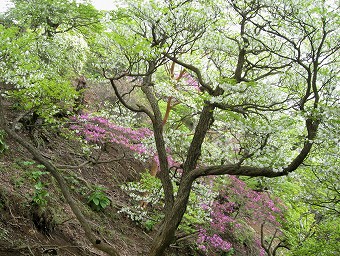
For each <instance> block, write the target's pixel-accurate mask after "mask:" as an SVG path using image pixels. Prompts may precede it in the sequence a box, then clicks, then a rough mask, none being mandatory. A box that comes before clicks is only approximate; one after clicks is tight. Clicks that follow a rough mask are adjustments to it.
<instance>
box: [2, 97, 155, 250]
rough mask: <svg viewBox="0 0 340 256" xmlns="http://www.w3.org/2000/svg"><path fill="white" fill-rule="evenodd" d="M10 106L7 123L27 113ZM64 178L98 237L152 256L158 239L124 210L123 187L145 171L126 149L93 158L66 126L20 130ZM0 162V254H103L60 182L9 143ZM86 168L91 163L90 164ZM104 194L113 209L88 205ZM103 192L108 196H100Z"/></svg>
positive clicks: (99, 152)
mask: <svg viewBox="0 0 340 256" xmlns="http://www.w3.org/2000/svg"><path fill="white" fill-rule="evenodd" d="M9 106H10V104H5V115H6V118H7V120H11V121H13V120H16V119H18V118H17V117H19V116H20V114H21V113H18V112H16V111H15V110H13V109H12V108H10V107H9ZM17 132H18V133H19V134H20V136H22V137H24V138H25V139H26V140H28V141H30V142H31V143H33V144H34V145H35V146H36V147H37V148H38V149H39V151H40V152H41V153H42V154H43V155H44V156H45V157H46V158H47V159H49V160H50V161H51V162H52V163H53V164H54V165H56V166H59V167H60V168H59V169H60V172H61V173H62V175H63V177H64V178H65V179H66V180H67V182H68V185H69V186H70V188H71V191H72V193H73V195H74V197H75V198H76V200H77V203H78V206H79V207H80V208H81V210H82V212H83V213H84V215H85V216H86V218H87V219H88V221H89V223H90V224H91V226H92V229H93V231H94V232H95V233H96V234H98V236H99V237H101V238H102V239H103V241H105V242H107V243H109V244H111V245H113V246H114V247H115V248H117V249H118V250H119V251H120V253H121V255H146V252H147V250H148V245H149V244H150V241H151V237H150V236H149V235H147V234H146V233H145V232H144V231H143V230H142V229H141V228H139V227H138V226H136V225H135V224H134V223H132V222H131V221H130V220H129V219H127V218H125V217H124V216H123V215H122V214H118V213H117V211H118V210H119V209H120V208H121V207H122V206H125V205H127V204H129V198H128V196H127V195H126V194H125V193H124V192H123V191H122V190H121V189H120V186H121V184H123V183H124V182H127V181H133V180H136V179H138V178H139V174H140V172H141V171H143V170H145V168H146V166H145V165H144V164H143V163H142V162H140V161H138V160H136V159H135V158H134V157H133V154H132V152H130V151H129V150H127V149H126V148H124V147H122V146H119V145H115V144H110V145H108V146H106V147H105V149H92V153H91V154H89V152H87V151H86V148H84V147H83V145H82V144H81V143H79V141H78V140H77V139H76V138H74V137H72V136H70V135H69V134H68V133H67V132H65V130H63V128H62V127H60V126H59V127H49V126H44V125H36V126H25V125H23V124H20V125H18V126H17ZM6 144H7V145H8V150H6V151H5V152H4V153H2V154H1V155H0V182H1V188H0V255H103V254H102V253H101V252H99V251H98V250H95V249H94V248H93V247H92V246H91V245H90V244H89V242H88V241H87V240H86V238H85V236H84V231H83V229H82V227H81V226H80V225H79V222H78V221H77V219H76V218H75V216H74V215H73V213H72V211H71V209H70V207H69V206H68V204H67V203H66V202H65V199H64V198H63V196H62V193H61V192H60V189H59V188H58V186H57V183H56V182H55V180H54V179H53V178H52V177H51V175H50V174H49V173H47V172H46V170H45V168H44V167H43V166H41V165H39V163H36V162H35V161H34V159H32V157H31V155H30V154H29V153H28V152H27V151H26V150H25V149H24V148H23V147H21V146H20V145H18V144H17V143H16V142H14V141H12V140H10V139H9V138H8V137H7V138H6ZM85 163H86V164H85ZM98 187H103V188H105V190H104V191H103V192H104V193H105V194H106V196H107V197H108V198H109V199H110V202H111V203H110V205H109V206H108V207H106V208H105V209H104V210H102V211H94V210H92V209H91V208H90V207H89V206H88V200H89V196H90V195H91V193H93V192H94V191H98ZM99 191H101V190H100V189H99Z"/></svg>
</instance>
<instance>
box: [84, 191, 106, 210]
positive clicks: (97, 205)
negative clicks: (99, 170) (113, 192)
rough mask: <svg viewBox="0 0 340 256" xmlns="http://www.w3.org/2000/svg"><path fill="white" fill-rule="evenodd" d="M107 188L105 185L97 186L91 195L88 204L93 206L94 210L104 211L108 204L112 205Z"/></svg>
mask: <svg viewBox="0 0 340 256" xmlns="http://www.w3.org/2000/svg"><path fill="white" fill-rule="evenodd" d="M105 190H106V189H105V188H103V187H98V186H95V187H94V189H93V191H92V193H91V194H90V195H89V197H88V200H87V204H88V205H89V206H90V207H91V209H92V210H94V211H97V212H99V211H102V210H104V209H105V208H106V207H107V206H109V205H110V199H109V198H108V197H107V195H106V194H105V192H104V191H105Z"/></svg>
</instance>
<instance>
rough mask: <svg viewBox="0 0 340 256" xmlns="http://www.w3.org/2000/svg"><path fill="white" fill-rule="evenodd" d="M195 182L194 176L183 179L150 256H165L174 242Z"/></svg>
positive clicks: (156, 236)
mask: <svg viewBox="0 0 340 256" xmlns="http://www.w3.org/2000/svg"><path fill="white" fill-rule="evenodd" d="M193 181H194V178H193V176H192V175H187V176H185V177H184V178H182V182H181V184H180V186H179V189H178V194H177V197H176V200H175V203H174V205H173V207H172V209H171V211H170V212H169V214H168V215H166V217H165V218H164V222H163V224H162V226H161V228H160V230H159V231H158V232H157V234H156V235H155V240H154V241H153V243H152V246H151V249H150V251H149V256H161V255H163V254H164V252H165V250H166V249H167V248H168V247H169V245H170V244H171V243H172V242H173V241H174V238H175V233H176V230H177V228H178V226H179V224H180V223H181V220H182V218H183V215H184V213H185V211H186V208H187V205H188V201H189V195H190V191H191V187H192V183H193Z"/></svg>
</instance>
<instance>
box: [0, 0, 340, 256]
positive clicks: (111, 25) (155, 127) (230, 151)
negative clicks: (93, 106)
mask: <svg viewBox="0 0 340 256" xmlns="http://www.w3.org/2000/svg"><path fill="white" fill-rule="evenodd" d="M12 2H13V3H14V7H13V8H11V9H10V10H9V11H8V12H7V13H5V14H4V15H3V17H2V18H1V23H0V39H1V41H2V45H1V46H0V77H1V81H0V82H1V83H3V84H7V85H12V86H13V88H12V89H11V90H7V89H5V87H4V88H1V94H2V97H3V98H11V99H14V101H15V102H16V104H17V108H19V109H20V110H23V111H25V113H26V114H27V113H30V114H35V115H37V116H39V117H41V118H43V119H44V122H47V123H50V124H53V123H55V122H57V118H56V115H58V114H60V113H62V114H63V115H71V113H72V112H76V113H77V109H76V108H75V107H74V106H75V105H76V102H77V99H78V98H79V97H81V95H80V94H81V93H82V92H81V91H79V90H76V88H75V87H74V86H73V85H72V83H71V81H72V79H73V80H74V79H76V78H77V77H80V76H81V75H85V76H86V77H88V78H89V79H92V80H93V81H95V82H98V83H99V82H102V81H106V82H107V83H109V84H110V86H111V87H112V91H113V93H114V94H115V96H116V97H117V102H119V104H120V106H121V107H125V108H126V109H127V110H129V111H131V112H133V113H138V114H140V115H141V116H142V117H143V120H144V121H143V124H140V123H139V124H136V126H139V127H138V128H143V129H144V128H149V129H150V130H151V132H150V133H149V132H146V133H144V132H145V130H142V131H143V135H141V134H140V133H138V134H139V135H138V136H139V137H140V139H141V141H140V142H138V143H137V142H133V141H134V139H135V137H133V135H136V134H135V133H134V132H131V131H130V130H129V131H128V132H126V134H127V135H126V140H125V139H116V140H112V139H111V138H112V137H114V136H113V135H112V134H111V133H109V131H112V129H113V130H114V131H118V130H119V129H120V128H119V129H118V128H117V127H114V126H113V125H110V124H109V123H108V122H106V121H105V122H104V121H101V120H100V119H96V118H94V119H91V118H90V117H88V116H82V117H80V118H79V119H78V120H86V121H84V122H89V123H91V122H92V123H91V125H94V126H95V127H98V126H100V127H101V129H102V130H99V128H95V129H94V128H89V127H84V126H77V127H76V128H75V127H73V128H74V130H77V131H78V132H79V134H80V133H81V134H82V136H85V137H86V136H87V135H86V134H88V133H86V131H89V130H91V129H92V130H91V132H92V134H91V135H90V136H92V137H88V141H92V142H94V143H99V141H100V143H102V141H101V140H105V141H106V142H110V143H112V142H113V143H121V144H124V143H125V144H134V143H135V144H137V145H138V146H136V145H135V146H134V147H130V148H131V149H132V150H134V151H136V152H138V153H139V154H144V151H147V153H146V154H145V156H144V159H147V160H148V161H151V162H152V163H154V164H155V165H156V168H157V169H158V170H157V175H156V174H154V175H155V176H157V178H158V179H159V180H160V183H158V185H157V186H159V187H160V188H161V189H162V191H163V192H162V195H158V196H160V197H164V198H163V199H162V202H163V204H162V207H163V212H162V216H163V217H162V218H161V219H162V220H160V225H159V227H158V230H157V233H156V235H155V236H154V240H153V244H152V246H151V249H150V253H149V255H150V256H159V255H162V254H163V253H164V252H165V250H166V248H167V247H168V246H169V245H170V244H171V243H172V242H174V239H175V236H176V230H177V229H178V227H179V226H180V224H181V221H182V224H183V223H184V222H185V220H184V221H183V217H184V219H185V218H187V219H188V218H189V216H191V215H190V214H189V215H188V209H189V210H191V209H192V207H194V206H191V205H195V203H193V202H192V201H193V200H194V197H193V196H192V195H193V194H194V195H195V196H196V195H197V196H198V197H199V195H198V194H197V189H195V188H196V186H197V184H200V183H208V182H207V180H208V179H211V180H212V181H211V182H212V183H214V186H212V187H211V189H212V190H213V191H214V192H215V193H217V194H216V195H215V194H214V196H215V197H214V196H211V200H212V201H214V200H215V203H214V204H211V205H210V206H211V207H212V208H209V209H210V210H211V211H212V212H214V213H216V214H217V213H218V212H219V211H220V212H221V214H222V212H224V214H226V212H228V211H229V217H230V216H233V214H234V215H238V213H237V214H236V212H237V211H236V210H235V209H234V207H235V205H234V203H235V204H236V203H239V204H240V205H243V207H244V210H243V213H244V215H242V214H241V215H240V216H243V218H244V219H245V218H246V214H245V212H246V210H245V209H248V208H251V207H250V206H249V204H248V202H247V201H245V202H243V204H241V203H240V202H239V201H242V200H254V198H257V197H258V198H260V197H261V200H264V201H263V202H272V201H270V200H269V199H268V198H266V197H263V195H262V194H251V192H250V191H248V190H247V189H246V188H244V187H243V185H240V184H241V183H237V182H238V181H235V180H233V179H232V178H228V176H227V175H233V176H237V177H243V178H244V177H252V178H253V179H252V181H256V182H257V183H258V184H261V186H260V187H261V189H263V188H264V187H265V188H266V189H269V190H270V192H271V193H272V194H273V195H276V196H278V197H279V198H281V200H282V201H283V204H286V205H287V210H286V216H285V219H286V221H287V222H286V223H285V224H282V223H283V221H282V223H281V224H282V227H281V231H280V232H282V234H281V237H285V239H283V238H282V239H281V238H280V239H281V240H280V241H279V242H277V243H276V242H275V246H276V247H275V246H274V244H273V239H274V238H275V235H274V237H273V239H272V240H271V242H268V243H266V242H265V241H264V240H263V239H262V240H263V241H262V243H261V242H259V243H260V244H261V245H260V247H261V250H263V252H264V253H267V255H275V253H276V252H277V250H278V248H279V247H282V248H286V250H291V252H292V255H302V254H306V255H307V254H308V253H309V254H310V253H315V255H326V254H327V253H329V255H331V254H332V253H333V252H336V251H337V250H338V249H337V248H338V247H337V245H338V242H336V241H338V240H337V239H338V238H337V236H338V235H339V232H338V231H336V230H334V229H332V228H331V227H332V226H333V225H334V223H336V221H337V220H338V219H339V207H338V203H339V185H338V184H339V179H338V168H339V161H338V157H337V155H338V152H339V139H338V138H339V130H340V129H339V124H340V122H339V113H340V109H339V96H340V95H339V92H340V89H339V71H340V70H339V58H338V56H339V48H340V40H339V34H340V33H339V29H340V16H339V5H338V3H336V2H335V1H323V0H314V1H309V0H298V1H292V0H276V1H272V0H266V1H253V0H252V1H248V0H242V1H233V0H223V1H222V0H216V1H200V0H191V1H182V0H181V1H179V0H178V1H177V0H171V1H168V0H153V1H130V0H129V1H126V2H125V4H124V5H120V4H117V8H116V9H115V10H113V11H110V12H100V11H97V10H96V9H95V8H94V7H93V6H92V5H91V4H90V3H88V2H87V1H84V2H81V3H79V2H77V1H57V2H56V1H50V0H32V1H22V0H13V1H12ZM2 101H3V100H2ZM111 107H112V105H111ZM17 121H18V120H17ZM58 122H61V121H60V120H58ZM6 123H8V121H6V119H5V116H4V115H3V114H2V116H1V126H2V128H3V129H4V130H5V131H6V132H7V133H8V134H9V135H10V136H12V137H14V138H16V139H17V140H18V141H19V143H21V144H25V143H24V142H20V138H18V135H17V134H16V133H15V131H14V130H13V129H11V128H10V127H9V126H8V125H6ZM96 129H97V130H96ZM120 131H122V130H120ZM0 134H1V133H0ZM93 134H96V135H93ZM103 134H105V136H104V135H103ZM145 134H148V136H145V137H146V138H145V137H143V136H144V135H145ZM150 134H152V136H153V141H151V140H150ZM1 136H2V135H1ZM1 136H0V146H1V141H2V137H1ZM136 136H137V135H136ZM94 138H96V139H94ZM139 143H141V144H139ZM143 143H144V144H145V145H147V146H145V145H142V144H143ZM102 144H103V143H102ZM102 144H101V145H102ZM144 146H145V147H144ZM26 147H27V148H28V149H29V150H31V153H32V152H33V155H35V157H36V158H38V159H40V161H41V162H42V163H43V164H44V165H46V168H47V169H48V170H49V171H50V172H52V174H53V175H56V176H55V178H56V179H57V180H58V179H59V178H58V177H59V176H58V170H57V168H55V167H54V166H53V165H51V166H49V161H48V160H47V159H44V157H43V156H42V155H41V157H37V155H39V152H38V151H36V149H34V148H33V149H32V146H27V145H26ZM0 149H1V147H0ZM0 153H1V151H0ZM151 176H153V174H152V175H151ZM219 176H221V177H219ZM285 176H288V177H285ZM149 178H150V179H152V178H151V177H149ZM267 178H274V179H273V180H269V179H267ZM250 183H251V182H249V184H248V185H249V186H251V184H250ZM61 184H63V181H61V183H60V185H61ZM228 184H229V187H230V186H231V185H230V184H233V186H234V187H237V186H239V187H240V191H242V193H245V194H247V195H249V196H248V197H245V198H246V199H241V198H238V197H237V196H236V195H234V196H233V195H232V194H224V193H223V191H224V189H225V188H226V187H228ZM237 184H238V185H237ZM242 184H243V183H242ZM315 184H317V185H318V186H317V189H315ZM207 186H208V185H207ZM222 188H223V189H222ZM241 188H242V189H241ZM254 189H255V188H254ZM202 190H204V189H203V188H202ZM149 192H150V191H149ZM65 193H66V194H64V196H65V197H66V198H67V197H68V193H69V192H67V191H66V192H65ZM150 193H151V192H150ZM230 193H231V192H230ZM250 194H251V196H250ZM217 195H218V196H217ZM217 198H224V199H223V200H226V201H229V200H230V201H229V202H228V203H229V204H222V203H221V202H220V203H219V204H218V203H216V202H218V201H216V200H217ZM252 198H253V199H252ZM258 200H259V202H262V201H261V200H260V199H258ZM68 201H71V204H72V199H69V200H68ZM231 202H232V204H231ZM273 202H274V201H273ZM270 204H271V203H270ZM273 204H274V203H273ZM277 204H279V203H277ZM188 205H189V206H188ZM221 205H224V206H223V207H225V208H223V207H222V206H221ZM226 205H227V206H226ZM261 205H266V207H268V209H271V210H269V211H272V212H273V214H274V213H275V214H277V215H280V214H283V213H282V212H284V211H283V210H282V212H281V210H278V208H275V209H274V208H272V206H268V203H263V204H261ZM188 207H189V208H188ZM196 207H200V206H199V205H197V204H196ZM219 207H220V208H219ZM221 207H222V208H221ZM257 207H260V206H257ZM221 209H222V210H221ZM240 209H241V208H240ZM75 211H76V212H75V214H76V215H77V216H78V219H80V222H81V223H82V224H83V223H84V220H83V219H82V218H83V217H82V215H81V214H79V213H77V210H75ZM186 211H187V213H186ZM254 212H255V210H253V212H252V214H254ZM185 214H186V215H185ZM216 214H215V215H214V214H213V213H212V215H211V216H210V217H209V219H210V220H211V223H212V224H211V225H212V226H213V225H215V226H218V225H219V226H221V224H218V218H217V217H216V216H217V215H216ZM266 214H267V213H266ZM283 215H284V214H283ZM266 216H267V215H266ZM268 216H271V215H268ZM302 216H305V217H306V219H305V220H304V221H305V225H304V229H302V228H301V227H300V228H301V229H300V230H299V229H298V227H297V226H296V225H298V224H297V223H299V222H300V223H302V220H301V218H302ZM214 218H215V219H214ZM235 218H236V217H235ZM261 218H262V217H261ZM261 218H259V219H261ZM299 218H300V219H299ZM282 219H284V217H282ZM247 220H248V219H247ZM249 221H250V220H249ZM266 222H267V223H269V222H270V221H269V220H268V219H267V217H263V224H264V225H265V223H266ZM230 223H234V222H233V221H231V222H230ZM271 223H272V225H276V224H273V223H274V221H272V222H271ZM290 223H293V224H292V225H290ZM240 225H241V224H240ZM224 228H225V227H224ZM224 228H223V229H217V230H219V231H218V232H220V233H223V232H224ZM87 229H88V227H85V230H87ZM204 230H206V229H204ZM86 232H87V233H91V232H90V231H89V230H87V231H86ZM216 232H217V231H216ZM298 232H300V233H298ZM330 233H332V234H334V236H332V235H330ZM202 234H203V233H202V232H201V235H202ZM275 234H277V233H276V232H275ZM262 235H263V234H262ZM328 235H330V236H331V238H329V241H331V242H330V245H329V246H326V245H324V246H322V247H320V246H319V243H320V241H319V240H320V237H326V236H328ZM206 237H208V236H207V235H206ZM209 237H210V236H209ZM211 237H214V236H213V235H212V236H211ZM222 237H223V236H222ZM201 238H202V236H201ZM215 238H216V237H215ZM223 238H224V237H223ZM90 239H92V240H96V239H95V238H94V237H91V238H90ZM209 239H210V240H209ZM209 239H208V238H206V240H204V241H205V242H208V241H210V242H211V241H212V238H209ZM221 239H222V238H221ZM224 239H226V238H224ZM327 239H328V238H327ZM204 241H203V240H202V239H201V242H202V243H201V246H203V245H204V246H208V245H207V244H204ZM93 243H94V244H95V242H93ZM210 244H212V242H211V243H210ZM333 245H334V246H333ZM103 248H104V247H103ZM198 248H199V249H200V250H201V252H204V250H203V247H198ZM204 248H206V247H204ZM219 249H222V251H223V250H224V251H225V252H228V251H230V249H231V247H230V246H229V244H228V241H227V240H226V241H225V243H222V242H221V246H220V248H219ZM103 250H104V251H106V252H107V253H109V254H111V255H118V252H116V251H115V250H111V251H110V249H107V248H106V247H105V248H104V249H103ZM210 250H211V251H210V253H216V255H220V254H217V253H219V251H215V250H216V248H214V249H210ZM325 253H326V254H325ZM211 255H215V254H211ZM226 255H227V254H226ZM228 255H229V254H228Z"/></svg>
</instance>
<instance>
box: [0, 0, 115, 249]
mask: <svg viewBox="0 0 340 256" xmlns="http://www.w3.org/2000/svg"><path fill="white" fill-rule="evenodd" d="M13 2H14V3H15V8H13V9H12V10H10V11H9V12H8V15H7V16H5V18H4V22H2V21H1V24H0V38H1V41H2V45H1V46H0V66H1V68H0V82H1V83H0V86H1V87H0V127H1V129H3V130H4V131H5V132H6V133H7V135H8V136H9V137H11V138H12V139H13V140H15V141H16V142H17V143H18V144H20V145H21V146H23V147H24V148H25V149H27V151H28V152H29V153H30V154H31V155H32V156H33V157H34V159H36V161H38V162H40V163H41V164H43V165H44V166H45V168H46V170H47V171H48V172H49V173H50V174H51V175H52V176H53V178H54V179H55V180H56V182H57V184H58V186H59V188H60V190H61V193H62V194H63V196H64V198H65V200H66V202H67V203H68V204H69V205H70V208H71V209H72V211H73V213H74V215H75V216H76V218H77V220H78V221H79V223H80V224H81V226H82V228H83V229H84V231H85V235H86V237H87V238H88V240H89V241H90V242H91V243H92V244H93V246H94V247H96V248H98V249H99V250H101V251H103V252H106V253H107V254H109V255H119V253H118V252H117V251H116V249H115V248H113V247H111V246H109V245H107V244H105V243H102V242H101V240H100V238H99V237H98V235H96V234H94V232H93V231H92V229H91V225H89V223H88V221H87V220H86V217H85V216H84V214H83V213H82V211H81V209H80V208H79V206H78V205H77V202H76V200H75V199H74V197H73V195H72V193H71V192H70V189H69V187H68V184H67V182H66V181H65V178H64V177H63V176H62V174H61V173H60V170H59V169H58V168H57V167H56V166H55V165H54V163H52V161H50V160H49V159H47V158H46V157H45V156H43V154H42V153H41V152H40V151H39V149H38V148H37V147H36V146H34V145H33V144H32V143H31V142H29V141H28V140H26V139H24V138H23V137H22V136H20V135H19V134H18V133H17V132H16V129H17V127H16V125H17V124H18V121H20V118H22V117H23V116H24V115H28V114H31V113H32V112H34V113H36V114H37V115H38V116H39V117H40V118H43V119H44V121H45V122H46V123H48V124H51V123H53V122H55V121H56V120H55V118H54V117H53V116H54V115H55V114H57V113H59V112H60V111H69V112H70V111H72V106H73V105H74V99H75V98H76V97H77V95H76V92H75V90H74V88H72V84H71V79H72V78H74V76H75V75H80V74H79V73H80V72H82V68H83V67H82V66H83V65H84V63H85V61H86V56H87V52H86V41H85V37H84V36H86V35H88V37H87V39H89V40H90V39H91V38H90V35H89V34H86V33H88V32H89V31H90V30H91V29H94V28H95V29H98V28H99V27H100V26H99V24H100V23H99V18H100V17H101V15H100V13H99V12H98V11H96V10H95V9H94V7H93V6H92V5H89V4H79V3H76V2H75V1H61V2H58V3H55V2H54V1H44V0H42V1H40V0H36V1H35V0H34V1H19V0H18V1H13ZM91 27H92V28H91ZM4 97H6V98H8V97H13V98H14V99H15V102H16V103H18V106H17V107H18V108H19V110H24V115H22V116H19V117H18V118H17V119H16V120H13V122H12V125H10V124H9V122H8V120H7V119H6V116H5V113H4V104H3V98H4ZM0 131H1V138H2V130H0ZM1 143H2V141H1Z"/></svg>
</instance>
